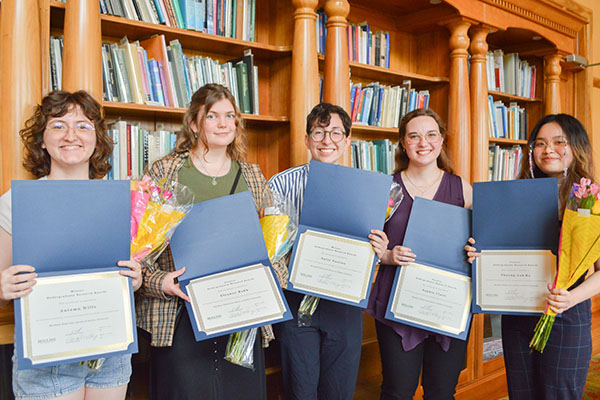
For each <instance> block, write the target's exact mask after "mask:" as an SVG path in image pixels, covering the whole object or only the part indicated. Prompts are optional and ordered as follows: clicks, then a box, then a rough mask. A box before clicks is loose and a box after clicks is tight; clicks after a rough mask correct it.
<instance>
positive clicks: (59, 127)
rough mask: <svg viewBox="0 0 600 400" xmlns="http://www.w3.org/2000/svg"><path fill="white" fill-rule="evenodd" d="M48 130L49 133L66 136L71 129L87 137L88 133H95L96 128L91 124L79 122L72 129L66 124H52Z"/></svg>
mask: <svg viewBox="0 0 600 400" xmlns="http://www.w3.org/2000/svg"><path fill="white" fill-rule="evenodd" d="M46 129H47V130H48V131H49V132H52V133H57V134H65V133H67V132H68V131H69V129H74V130H75V132H76V133H78V134H80V135H85V134H87V133H91V132H94V131H95V130H96V128H94V126H93V125H92V124H90V123H87V122H78V123H76V124H75V126H73V127H71V126H69V125H67V124H65V123H64V122H58V121H57V122H51V123H50V124H49V125H48V126H47V127H46Z"/></svg>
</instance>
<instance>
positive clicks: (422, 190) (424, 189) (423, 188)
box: [404, 170, 444, 196]
mask: <svg viewBox="0 0 600 400" xmlns="http://www.w3.org/2000/svg"><path fill="white" fill-rule="evenodd" d="M404 176H405V177H406V179H407V180H408V182H409V183H410V184H411V185H412V186H413V187H414V188H415V189H416V190H417V192H419V193H417V194H418V195H419V196H423V195H424V194H425V193H427V192H429V190H430V189H431V188H432V187H433V186H434V185H435V184H436V183H438V182H439V180H440V179H442V176H444V171H442V170H440V173H439V175H438V177H437V178H435V180H434V181H433V182H431V183H429V184H427V185H424V186H418V185H415V183H414V182H413V181H412V179H410V176H408V173H407V172H406V171H404Z"/></svg>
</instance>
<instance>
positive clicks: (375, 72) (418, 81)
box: [318, 54, 449, 86]
mask: <svg viewBox="0 0 600 400" xmlns="http://www.w3.org/2000/svg"><path fill="white" fill-rule="evenodd" d="M318 58H319V67H320V68H321V70H322V69H323V65H324V63H325V56H323V55H322V54H319V56H318ZM348 65H349V66H350V72H351V76H356V77H358V78H362V79H367V80H374V81H380V82H382V83H385V84H394V85H399V84H401V83H402V81H404V80H406V79H410V81H411V83H412V85H413V86H424V85H432V84H444V83H448V82H449V79H448V78H446V77H443V76H428V75H423V74H415V73H412V72H405V71H396V70H393V69H390V68H384V67H379V66H376V65H369V64H362V63H358V62H355V61H349V62H348ZM350 79H352V77H351V78H350Z"/></svg>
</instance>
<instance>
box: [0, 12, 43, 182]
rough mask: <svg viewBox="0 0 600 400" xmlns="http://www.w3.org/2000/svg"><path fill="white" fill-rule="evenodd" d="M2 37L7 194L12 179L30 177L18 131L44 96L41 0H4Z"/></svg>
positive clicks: (1, 141) (1, 136)
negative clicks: (39, 0)
mask: <svg viewBox="0 0 600 400" xmlns="http://www.w3.org/2000/svg"><path fill="white" fill-rule="evenodd" d="M0 38H1V42H0V77H1V79H2V85H1V91H0V98H1V99H2V107H0V122H1V123H0V146H1V147H0V150H1V151H2V157H1V158H2V164H1V171H0V173H1V175H2V187H1V188H0V189H1V192H2V193H4V192H5V191H7V190H8V189H10V181H11V180H12V179H27V178H29V177H30V175H28V174H27V172H25V170H24V169H23V167H22V166H21V141H20V139H19V130H20V129H21V128H23V125H24V122H25V121H26V120H27V119H28V118H29V117H31V115H32V114H33V110H34V107H35V106H36V105H37V104H39V102H40V100H41V98H42V69H41V63H40V60H41V53H40V21H39V5H38V1H37V0H4V1H3V2H2V16H1V21H0Z"/></svg>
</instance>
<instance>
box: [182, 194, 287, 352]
mask: <svg viewBox="0 0 600 400" xmlns="http://www.w3.org/2000/svg"><path fill="white" fill-rule="evenodd" d="M171 252H172V254H173V261H174V262H175V267H176V268H177V269H180V268H182V267H184V266H185V273H184V274H183V275H181V276H180V277H179V283H180V285H181V288H182V290H183V292H184V293H185V294H187V295H188V296H189V293H188V291H187V288H186V287H187V285H188V284H189V283H190V281H191V280H193V279H196V278H199V277H203V276H207V275H212V274H216V273H219V272H224V271H229V270H233V269H237V268H240V267H245V266H248V265H254V264H263V265H265V266H268V267H270V270H271V273H272V274H273V278H274V279H275V281H276V282H277V278H276V276H275V272H274V271H273V267H272V265H271V262H270V261H269V256H268V254H267V248H266V246H265V240H264V237H263V234H262V230H261V227H260V223H259V221H258V215H257V213H256V207H255V205H254V200H253V198H252V194H251V193H250V192H243V193H237V194H233V195H230V196H225V197H219V198H217V199H213V200H208V201H203V202H200V203H197V204H194V207H193V208H192V211H191V212H190V213H189V214H188V215H187V217H186V218H185V219H184V220H183V222H182V223H181V224H180V225H179V227H178V228H177V230H176V231H175V233H174V234H173V238H172V239H171ZM277 288H278V290H279V294H280V296H281V299H282V301H283V303H284V305H285V310H286V311H285V313H284V315H283V317H282V318H278V319H274V320H272V321H268V322H265V323H261V324H256V325H249V326H246V327H244V329H250V328H255V327H258V326H262V325H266V324H270V323H276V322H282V321H287V320H289V319H292V313H291V312H290V310H289V307H288V305H287V302H286V301H285V296H283V293H282V290H281V288H280V287H279V284H277ZM185 305H186V307H187V311H188V313H189V315H190V321H191V322H192V327H193V329H194V335H195V337H196V340H198V341H200V340H204V339H208V338H211V337H215V336H223V335H225V334H228V333H231V332H235V331H239V330H240V329H231V330H226V331H220V332H218V333H215V334H207V333H206V332H203V331H201V330H200V329H199V327H198V326H197V324H196V319H195V318H193V317H192V316H193V315H194V313H193V309H192V305H191V304H190V303H188V302H187V301H186V302H185Z"/></svg>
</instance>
